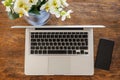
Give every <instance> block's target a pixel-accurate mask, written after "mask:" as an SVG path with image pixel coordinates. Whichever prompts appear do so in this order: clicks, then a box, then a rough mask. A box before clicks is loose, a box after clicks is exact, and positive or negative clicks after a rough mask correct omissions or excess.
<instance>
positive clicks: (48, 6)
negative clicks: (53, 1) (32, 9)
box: [40, 2, 50, 12]
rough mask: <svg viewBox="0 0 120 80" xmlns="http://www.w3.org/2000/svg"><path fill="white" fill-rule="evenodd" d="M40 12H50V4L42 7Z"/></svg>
mask: <svg viewBox="0 0 120 80" xmlns="http://www.w3.org/2000/svg"><path fill="white" fill-rule="evenodd" d="M40 10H46V11H47V12H48V11H49V10H50V4H49V3H48V2H47V3H45V4H44V5H42V6H41V7H40Z"/></svg>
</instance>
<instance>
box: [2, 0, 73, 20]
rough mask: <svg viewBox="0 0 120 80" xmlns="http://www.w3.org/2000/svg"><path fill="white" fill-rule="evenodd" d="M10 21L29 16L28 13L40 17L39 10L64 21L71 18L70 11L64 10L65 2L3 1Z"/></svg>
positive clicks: (53, 0) (49, 0)
mask: <svg viewBox="0 0 120 80" xmlns="http://www.w3.org/2000/svg"><path fill="white" fill-rule="evenodd" d="M2 3H3V5H4V6H5V7H6V11H7V12H8V16H9V18H10V19H16V18H20V17H22V16H28V17H29V16H30V15H29V13H32V14H35V15H40V14H41V13H40V11H41V10H45V11H46V12H48V13H50V14H53V15H55V16H56V18H61V20H62V21H64V20H65V19H66V18H71V17H70V14H71V13H72V12H73V11H72V10H66V8H65V7H68V5H69V4H68V3H67V2H66V0H3V1H2Z"/></svg>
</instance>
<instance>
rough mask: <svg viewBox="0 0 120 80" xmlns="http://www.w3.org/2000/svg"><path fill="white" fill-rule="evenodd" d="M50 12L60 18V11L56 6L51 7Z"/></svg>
mask: <svg viewBox="0 0 120 80" xmlns="http://www.w3.org/2000/svg"><path fill="white" fill-rule="evenodd" d="M50 13H51V14H54V15H55V16H56V17H57V18H60V11H59V10H58V9H57V8H54V7H51V8H50Z"/></svg>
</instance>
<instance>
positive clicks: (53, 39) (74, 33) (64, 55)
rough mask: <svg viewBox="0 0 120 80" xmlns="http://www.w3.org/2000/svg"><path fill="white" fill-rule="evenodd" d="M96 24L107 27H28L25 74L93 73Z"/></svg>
mask: <svg viewBox="0 0 120 80" xmlns="http://www.w3.org/2000/svg"><path fill="white" fill-rule="evenodd" d="M17 27H18V28H19V27H22V26H17ZM94 27H104V26H99V25H94V26H85V25H84V26H82V25H81V26H41V27H37V26H36V27H35V28H34V27H33V26H29V27H27V28H26V40H25V74H26V75H93V74H94V52H93V28H94ZM23 28H24V27H23Z"/></svg>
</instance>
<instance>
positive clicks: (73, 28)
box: [35, 28, 84, 30]
mask: <svg viewBox="0 0 120 80" xmlns="http://www.w3.org/2000/svg"><path fill="white" fill-rule="evenodd" d="M35 30H84V28H35Z"/></svg>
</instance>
